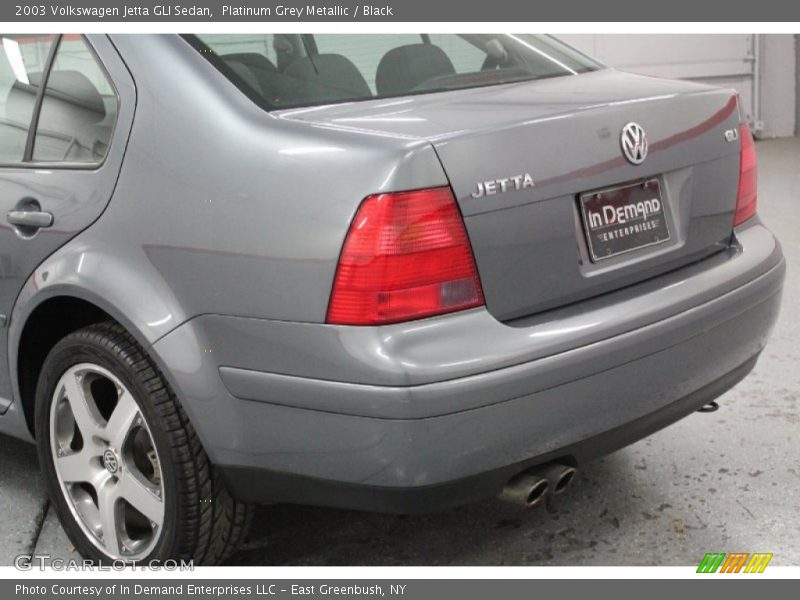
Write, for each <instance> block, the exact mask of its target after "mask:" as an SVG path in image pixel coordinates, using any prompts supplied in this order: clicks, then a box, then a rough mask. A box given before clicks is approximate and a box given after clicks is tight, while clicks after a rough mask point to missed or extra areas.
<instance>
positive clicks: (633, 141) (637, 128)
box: [619, 123, 647, 165]
mask: <svg viewBox="0 0 800 600" xmlns="http://www.w3.org/2000/svg"><path fill="white" fill-rule="evenodd" d="M619 141H620V144H621V145H622V153H623V154H624V155H625V158H627V159H628V162H629V163H631V164H634V165H640V164H642V163H643V162H644V159H645V158H647V134H646V133H645V132H644V129H642V126H641V125H639V124H638V123H628V124H627V125H625V127H623V128H622V134H621V135H620V139H619Z"/></svg>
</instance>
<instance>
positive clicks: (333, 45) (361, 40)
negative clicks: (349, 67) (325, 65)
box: [314, 33, 422, 94]
mask: <svg viewBox="0 0 800 600" xmlns="http://www.w3.org/2000/svg"><path fill="white" fill-rule="evenodd" d="M314 41H315V42H316V43H317V50H318V51H319V53H320V54H341V55H343V56H345V57H347V58H348V59H349V60H350V61H352V62H353V64H355V66H356V67H357V68H358V70H359V71H360V72H361V74H362V75H363V76H364V79H365V80H366V81H367V85H368V86H369V88H370V90H371V91H372V93H373V94H375V93H377V89H376V88H375V73H376V72H377V70H378V63H380V61H381V58H383V56H384V55H385V54H386V53H387V52H389V50H392V49H394V48H397V47H399V46H406V45H411V44H419V43H421V42H422V37H421V36H420V35H419V34H415V33H391V34H390V33H387V34H382V35H364V34H360V33H333V34H316V35H314Z"/></svg>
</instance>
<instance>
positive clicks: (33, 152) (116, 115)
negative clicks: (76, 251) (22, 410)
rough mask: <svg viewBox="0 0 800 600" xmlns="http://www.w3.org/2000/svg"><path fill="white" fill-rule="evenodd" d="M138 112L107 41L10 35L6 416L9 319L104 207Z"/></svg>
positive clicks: (4, 191)
mask: <svg viewBox="0 0 800 600" xmlns="http://www.w3.org/2000/svg"><path fill="white" fill-rule="evenodd" d="M134 107H135V91H134V86H133V81H132V79H131V78H130V75H129V73H128V71H127V69H126V68H125V65H124V64H123V63H122V61H121V59H120V57H119V55H118V54H117V53H116V50H115V49H114V47H113V46H112V45H111V42H110V41H109V40H108V38H107V37H106V36H85V37H84V36H78V35H64V36H52V35H3V36H2V48H0V130H1V131H2V133H0V321H2V322H3V325H4V326H3V328H2V329H0V332H1V333H0V338H1V339H0V365H2V367H0V414H2V412H4V411H5V409H6V408H7V407H8V405H9V404H10V402H11V397H12V394H11V389H10V383H9V382H10V379H9V374H8V372H7V369H8V356H7V351H8V348H7V332H8V328H7V323H6V321H7V320H8V318H9V315H10V314H11V310H12V308H13V306H14V303H15V301H16V298H17V296H18V294H19V292H20V289H21V288H22V286H23V285H24V283H25V281H26V280H27V279H28V278H29V277H30V275H31V274H32V273H33V271H34V269H35V268H36V267H37V266H38V265H39V264H40V263H41V262H42V261H43V260H44V259H45V258H47V257H48V256H49V255H50V254H52V253H53V252H54V251H55V250H57V249H58V248H59V247H61V246H62V245H64V244H65V243H66V242H67V241H69V240H70V239H71V238H72V237H74V236H75V235H76V234H77V233H79V232H80V231H81V230H83V229H85V228H86V227H88V226H89V225H91V223H93V222H94V221H95V220H96V219H97V218H98V217H99V216H100V214H101V213H102V212H103V210H104V209H105V207H106V205H107V203H108V201H109V199H110V198H111V194H112V193H113V190H114V186H115V184H116V181H117V176H118V174H119V170H120V167H121V165H122V158H123V154H124V151H125V145H126V142H127V138H128V133H129V131H130V127H131V123H132V120H133V111H134Z"/></svg>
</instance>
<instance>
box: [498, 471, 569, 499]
mask: <svg viewBox="0 0 800 600" xmlns="http://www.w3.org/2000/svg"><path fill="white" fill-rule="evenodd" d="M576 474H577V470H576V469H575V468H573V467H570V466H567V465H560V464H556V463H551V464H547V465H543V466H541V467H536V468H533V469H530V470H528V471H525V472H523V473H520V474H519V475H517V476H516V477H514V478H513V479H511V481H509V482H508V483H507V484H506V486H505V487H504V488H503V491H502V492H501V493H500V498H501V499H502V500H506V501H508V502H512V503H514V504H517V505H520V506H524V507H526V508H532V507H534V506H536V505H537V504H539V503H540V502H541V501H542V500H544V498H545V496H546V495H547V494H550V495H552V496H557V495H558V494H561V493H562V492H563V491H564V490H565V489H567V487H568V486H569V484H570V483H572V481H573V479H575V475H576Z"/></svg>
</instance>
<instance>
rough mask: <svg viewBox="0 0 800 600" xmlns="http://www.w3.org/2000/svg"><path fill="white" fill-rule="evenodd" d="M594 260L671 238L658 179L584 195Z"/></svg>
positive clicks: (586, 227) (582, 202)
mask: <svg viewBox="0 0 800 600" xmlns="http://www.w3.org/2000/svg"><path fill="white" fill-rule="evenodd" d="M580 205H581V213H582V216H583V229H584V231H585V232H586V241H587V242H588V244H589V253H590V255H591V258H592V262H597V261H598V260H603V259H605V258H611V257H612V256H617V255H618V254H623V253H625V252H631V251H632V250H638V249H639V248H645V247H647V246H654V245H656V244H663V243H664V242H666V241H667V240H669V227H668V225H667V219H666V216H665V213H664V202H663V200H662V198H661V184H660V183H659V181H658V179H648V180H647V181H642V182H639V183H635V184H631V185H624V186H619V187H615V188H607V189H604V190H596V191H594V192H586V193H584V194H581V195H580Z"/></svg>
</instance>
